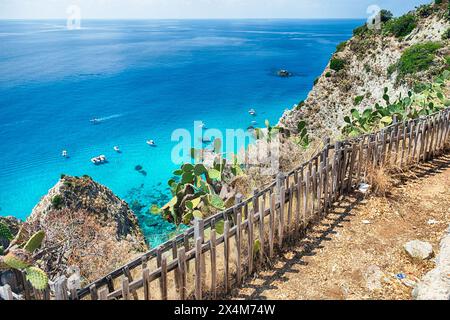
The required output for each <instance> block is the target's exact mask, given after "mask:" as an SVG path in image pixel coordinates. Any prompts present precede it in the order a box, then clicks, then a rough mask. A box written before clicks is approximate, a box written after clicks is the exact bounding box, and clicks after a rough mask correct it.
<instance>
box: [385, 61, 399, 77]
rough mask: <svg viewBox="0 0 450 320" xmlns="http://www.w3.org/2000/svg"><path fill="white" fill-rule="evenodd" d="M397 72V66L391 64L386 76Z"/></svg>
mask: <svg viewBox="0 0 450 320" xmlns="http://www.w3.org/2000/svg"><path fill="white" fill-rule="evenodd" d="M396 70H397V64H396V63H394V64H391V65H390V66H389V67H388V68H387V73H388V76H391V75H392V74H393V73H394V72H395V71H396Z"/></svg>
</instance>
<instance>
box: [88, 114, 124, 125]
mask: <svg viewBox="0 0 450 320" xmlns="http://www.w3.org/2000/svg"><path fill="white" fill-rule="evenodd" d="M120 117H123V114H113V115H110V116H107V117H101V118H93V119H91V120H90V121H91V122H92V123H101V122H105V121H108V120H112V119H116V118H120Z"/></svg>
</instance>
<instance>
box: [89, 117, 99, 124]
mask: <svg viewBox="0 0 450 320" xmlns="http://www.w3.org/2000/svg"><path fill="white" fill-rule="evenodd" d="M89 121H90V122H91V123H92V124H98V123H100V119H97V118H94V119H91V120H89Z"/></svg>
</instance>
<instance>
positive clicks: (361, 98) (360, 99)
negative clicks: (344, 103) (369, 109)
mask: <svg viewBox="0 0 450 320" xmlns="http://www.w3.org/2000/svg"><path fill="white" fill-rule="evenodd" d="M363 100H364V96H357V97H355V100H354V101H353V104H354V105H355V106H359V105H360V104H361V102H362V101H363Z"/></svg>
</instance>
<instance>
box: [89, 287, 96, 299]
mask: <svg viewBox="0 0 450 320" xmlns="http://www.w3.org/2000/svg"><path fill="white" fill-rule="evenodd" d="M89 291H90V293H91V300H98V293H97V287H96V286H95V285H94V284H93V285H91V286H90V287H89Z"/></svg>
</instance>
